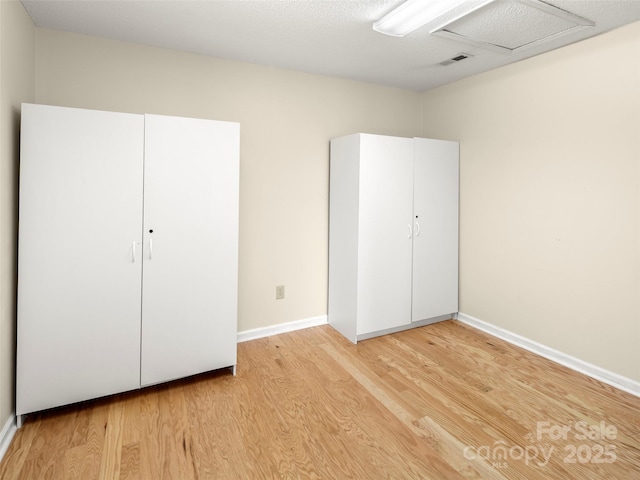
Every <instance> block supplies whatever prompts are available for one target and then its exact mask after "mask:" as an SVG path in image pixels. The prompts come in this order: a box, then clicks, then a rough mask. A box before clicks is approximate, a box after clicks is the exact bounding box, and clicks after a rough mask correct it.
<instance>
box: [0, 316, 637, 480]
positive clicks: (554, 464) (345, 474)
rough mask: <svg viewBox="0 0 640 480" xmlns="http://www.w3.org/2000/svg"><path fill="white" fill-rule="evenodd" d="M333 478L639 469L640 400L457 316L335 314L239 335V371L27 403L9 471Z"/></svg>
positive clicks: (591, 475)
mask: <svg viewBox="0 0 640 480" xmlns="http://www.w3.org/2000/svg"><path fill="white" fill-rule="evenodd" d="M601 428H605V429H607V428H608V429H609V430H608V432H609V433H608V434H606V435H605V433H603V431H600V430H599V429H601ZM563 429H564V430H563ZM563 431H564V434H559V433H558V432H563ZM612 432H613V433H612ZM581 433H588V434H589V435H588V436H585V435H582V436H581ZM327 478H330V479H358V480H360V479H364V478H366V479H379V478H380V479H383V478H384V479H387V478H389V479H394V480H395V479H418V478H419V479H446V480H449V479H457V478H460V479H479V478H483V479H484V478H489V479H492V478H493V479H500V480H502V479H526V480H534V479H544V480H546V479H559V480H560V479H562V480H565V479H589V480H591V479H603V480H605V479H606V480H610V479H621V480H622V479H624V480H631V479H634V480H635V479H636V478H637V479H640V398H638V397H635V396H633V395H630V394H628V393H625V392H622V391H620V390H617V389H615V388H613V387H611V386H609V385H605V384H602V383H601V382H598V381H597V380H594V379H592V378H589V377H586V376H584V375H581V374H579V373H576V372H574V371H571V370H569V369H568V368H566V367H563V366H560V365H557V364H555V363H553V362H550V361H549V360H546V359H544V358H542V357H539V356H536V355H534V354H532V353H530V352H527V351H525V350H522V349H520V348H518V347H515V346H513V345H510V344H508V343H506V342H504V341H501V340H499V339H496V338H494V337H491V336H490V335H487V334H486V333H483V332H479V331H477V330H475V329H473V328H471V327H469V326H466V325H463V324H461V323H458V322H455V321H447V322H441V323H438V324H434V325H430V326H427V327H423V328H418V329H414V330H409V331H405V332H399V333H397V334H393V335H388V336H384V337H379V338H374V339H370V340H366V341H364V342H360V343H359V344H358V345H353V344H351V343H350V342H348V341H346V340H345V339H344V338H343V337H342V336H341V335H339V334H338V333H337V332H336V331H335V330H333V329H332V328H331V327H329V326H322V327H314V328H309V329H306V330H302V331H298V332H293V333H289V334H283V335H277V336H273V337H269V338H263V339H259V340H254V341H251V342H245V343H241V344H239V345H238V369H237V376H235V377H234V376H232V375H231V373H230V371H229V370H228V369H227V370H220V371H217V372H211V373H207V374H203V375H198V376H195V377H192V378H188V379H183V380H179V381H176V382H171V383H168V384H165V385H159V386H155V387H150V388H147V389H143V390H141V391H137V392H130V393H125V394H121V395H116V396H113V397H110V398H106V399H100V400H95V401H91V402H85V403H83V404H79V405H74V406H70V407H65V408H61V409H57V410H52V411H49V412H42V413H38V414H35V415H30V416H29V417H27V420H26V422H25V425H24V426H23V428H22V429H20V430H19V431H18V432H17V433H16V435H15V437H14V440H13V443H12V445H11V446H10V447H9V450H8V451H7V453H6V455H5V457H4V459H3V461H2V463H0V479H3V480H4V479H11V480H22V479H28V480H32V479H65V480H67V479H82V480H99V479H114V480H116V479H120V480H125V479H126V480H138V479H145V480H146V479H153V480H162V479H181V480H183V479H184V480H192V479H193V480H195V479H198V480H203V479H225V480H228V479H242V480H247V479H249V480H251V479H258V480H262V479H327Z"/></svg>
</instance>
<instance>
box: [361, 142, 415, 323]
mask: <svg viewBox="0 0 640 480" xmlns="http://www.w3.org/2000/svg"><path fill="white" fill-rule="evenodd" d="M360 141H361V147H360V148H361V156H360V197H359V205H360V212H359V226H358V235H359V236H358V238H359V248H358V304H357V305H358V307H357V308H358V318H359V320H360V321H359V322H358V335H362V334H366V333H370V332H375V331H378V330H384V329H388V328H393V327H397V326H399V325H404V324H406V323H407V321H408V319H409V318H410V316H411V244H412V219H411V211H412V204H413V140H412V139H411V138H400V137H386V136H381V135H362V136H361V139H360Z"/></svg>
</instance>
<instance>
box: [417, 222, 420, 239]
mask: <svg viewBox="0 0 640 480" xmlns="http://www.w3.org/2000/svg"><path fill="white" fill-rule="evenodd" d="M419 236H420V224H419V223H418V222H416V237H419Z"/></svg>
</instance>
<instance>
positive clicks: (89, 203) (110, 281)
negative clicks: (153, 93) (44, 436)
mask: <svg viewBox="0 0 640 480" xmlns="http://www.w3.org/2000/svg"><path fill="white" fill-rule="evenodd" d="M143 145H144V119H143V117H142V116H139V115H129V114H123V113H110V112H95V111H89V110H80V109H72V108H61V107H48V106H41V105H23V109H22V139H21V163H20V219H19V222H20V224H19V234H20V237H19V255H18V270H19V275H18V317H19V321H18V337H17V341H18V355H17V408H16V413H17V414H18V415H20V414H23V413H26V412H31V411H35V410H41V409H44V408H49V407H53V406H58V405H63V404H67V403H72V402H77V401H81V400H86V399H89V398H95V397H100V396H103V395H108V394H111V393H115V392H121V391H125V390H130V389H134V388H138V386H139V381H140V378H139V376H140V369H139V362H140V341H139V338H140V304H141V301H140V281H141V265H142V257H141V242H142V239H141V229H140V225H141V220H142V188H141V187H142V173H143V172H142V163H141V162H140V158H141V157H142V155H143ZM134 248H135V253H134Z"/></svg>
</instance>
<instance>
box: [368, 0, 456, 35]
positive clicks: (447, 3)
mask: <svg viewBox="0 0 640 480" xmlns="http://www.w3.org/2000/svg"><path fill="white" fill-rule="evenodd" d="M462 1H463V0H407V1H406V2H404V3H403V4H401V5H400V6H398V7H397V8H395V9H393V10H391V11H390V12H389V13H387V14H386V15H385V16H384V17H382V18H381V19H380V20H378V21H377V22H375V23H374V24H373V29H374V30H375V31H376V32H380V33H384V34H385V35H391V36H392V37H404V36H405V35H406V34H407V33H411V32H413V31H414V30H417V29H418V28H420V27H422V26H423V25H425V24H427V23H429V22H431V21H433V20H435V19H436V18H438V17H440V16H441V15H443V14H444V13H446V12H448V11H449V10H451V9H452V8H453V7H455V6H456V5H459V4H460V3H462Z"/></svg>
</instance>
